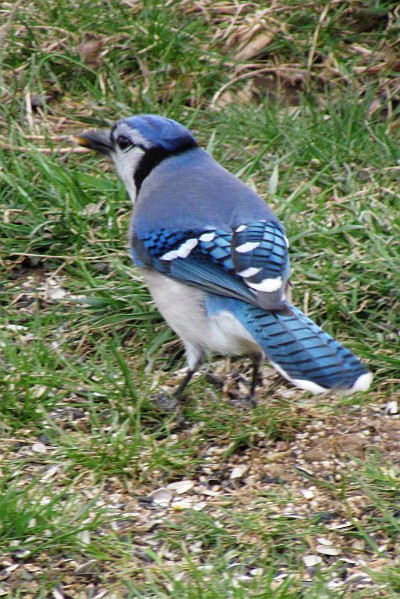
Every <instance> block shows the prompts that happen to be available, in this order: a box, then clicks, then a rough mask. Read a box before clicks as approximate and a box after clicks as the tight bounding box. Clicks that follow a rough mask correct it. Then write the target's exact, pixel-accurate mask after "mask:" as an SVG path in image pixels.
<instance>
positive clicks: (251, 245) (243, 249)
mask: <svg viewBox="0 0 400 599" xmlns="http://www.w3.org/2000/svg"><path fill="white" fill-rule="evenodd" d="M260 243H261V241H246V243H242V245H238V247H237V248H235V252H238V253H239V254H246V253H247V252H251V251H253V250H255V249H256V248H258V246H259V245H260Z"/></svg>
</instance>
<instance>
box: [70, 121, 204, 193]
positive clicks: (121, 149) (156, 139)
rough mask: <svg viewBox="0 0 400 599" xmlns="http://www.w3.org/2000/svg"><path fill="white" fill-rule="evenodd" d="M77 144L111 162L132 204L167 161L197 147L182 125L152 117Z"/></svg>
mask: <svg viewBox="0 0 400 599" xmlns="http://www.w3.org/2000/svg"><path fill="white" fill-rule="evenodd" d="M76 140H77V142H78V143H79V144H80V145H81V146H84V147H86V148H89V149H91V150H95V151H97V152H101V153H102V154H106V155H107V156H110V157H111V158H112V160H113V162H114V164H115V167H116V169H117V171H118V174H119V176H120V177H121V179H122V181H123V182H124V184H125V187H126V189H127V191H128V193H129V196H130V198H131V200H132V202H135V200H136V196H137V193H138V191H139V189H140V186H141V184H142V182H143V180H144V179H145V178H146V177H147V176H148V175H149V174H150V172H151V171H152V170H153V168H155V167H156V166H157V165H158V164H159V163H160V162H162V161H163V160H164V159H165V158H168V157H169V156H171V155H174V154H180V153H181V152H184V151H186V150H189V149H191V148H194V147H196V146H197V142H196V140H195V138H194V137H193V135H192V134H191V133H190V131H189V130H188V129H186V128H185V127H184V126H183V125H180V124H179V123H177V122H176V121H173V120H172V119H168V118H165V117H161V116H157V115H151V114H146V115H138V116H132V117H128V118H126V119H120V120H119V121H117V122H116V123H115V124H114V125H113V127H111V128H110V129H91V130H89V131H85V132H83V133H81V134H80V135H78V136H77V137H76Z"/></svg>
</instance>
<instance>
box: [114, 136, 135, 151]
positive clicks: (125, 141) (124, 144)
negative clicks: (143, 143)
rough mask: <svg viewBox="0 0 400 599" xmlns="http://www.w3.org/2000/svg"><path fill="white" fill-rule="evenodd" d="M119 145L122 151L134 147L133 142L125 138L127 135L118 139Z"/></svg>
mask: <svg viewBox="0 0 400 599" xmlns="http://www.w3.org/2000/svg"><path fill="white" fill-rule="evenodd" d="M117 144H118V147H119V149H120V150H127V149H128V148H130V147H131V146H132V145H133V144H132V142H131V140H130V139H128V138H127V137H125V135H120V136H119V137H118V139H117Z"/></svg>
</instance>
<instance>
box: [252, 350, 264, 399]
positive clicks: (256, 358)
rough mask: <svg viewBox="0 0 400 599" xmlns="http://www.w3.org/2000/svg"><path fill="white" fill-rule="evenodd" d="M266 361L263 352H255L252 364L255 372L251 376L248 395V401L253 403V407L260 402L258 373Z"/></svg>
mask: <svg viewBox="0 0 400 599" xmlns="http://www.w3.org/2000/svg"><path fill="white" fill-rule="evenodd" d="M263 361H264V356H263V354H261V353H260V354H254V356H252V366H253V374H252V377H251V384H250V391H249V395H248V401H249V402H250V403H251V405H252V406H253V407H256V405H257V403H258V398H257V395H256V387H257V384H258V375H259V372H260V366H261V363H262V362H263Z"/></svg>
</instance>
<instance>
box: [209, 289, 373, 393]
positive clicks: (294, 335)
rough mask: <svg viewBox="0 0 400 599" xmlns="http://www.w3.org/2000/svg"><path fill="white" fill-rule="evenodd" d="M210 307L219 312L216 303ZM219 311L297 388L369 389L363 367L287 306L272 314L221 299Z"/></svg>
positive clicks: (310, 322)
mask: <svg viewBox="0 0 400 599" xmlns="http://www.w3.org/2000/svg"><path fill="white" fill-rule="evenodd" d="M214 298H215V296H214ZM212 304H213V308H212V310H213V312H214V313H216V312H218V311H219V310H218V304H219V300H218V299H216V298H215V300H214V301H213V302H212ZM221 309H223V310H227V309H228V310H229V311H231V312H232V314H234V315H235V317H236V318H237V319H238V320H239V321H240V322H241V324H242V325H243V326H244V327H245V328H246V330H247V331H248V332H249V333H250V334H251V335H252V337H253V338H254V340H255V341H256V342H257V343H258V344H259V345H260V347H261V348H262V350H263V351H264V352H265V354H266V355H267V357H268V359H269V360H270V361H271V362H272V363H273V365H274V366H275V367H276V368H277V370H278V371H279V372H280V373H281V374H283V376H285V377H286V378H287V379H289V380H291V381H292V382H294V383H295V384H297V385H299V386H300V387H303V388H304V389H309V390H311V391H317V392H318V391H323V390H326V389H348V390H365V389H366V388H367V387H368V386H369V383H370V379H371V375H370V374H369V371H368V369H367V368H366V367H365V366H364V364H363V363H362V362H361V361H360V360H359V359H358V358H357V357H356V356H355V355H354V354H353V353H352V352H351V351H350V350H348V349H346V348H345V347H343V346H342V345H341V344H340V343H338V342H337V341H336V340H335V339H333V338H332V337H331V336H330V335H328V334H327V333H325V332H324V331H323V330H322V329H321V328H320V327H319V326H317V325H316V324H315V323H314V322H313V321H312V320H311V319H310V318H308V317H307V316H306V315H305V314H303V312H301V310H299V309H298V308H295V307H294V306H292V305H290V304H287V306H286V309H285V310H281V311H277V312H271V311H266V310H263V309H262V308H259V307H258V306H254V305H251V304H248V303H246V302H242V301H240V300H235V299H231V300H228V301H227V298H224V300H223V305H222V304H221ZM364 375H365V376H364ZM360 377H361V378H360Z"/></svg>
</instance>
